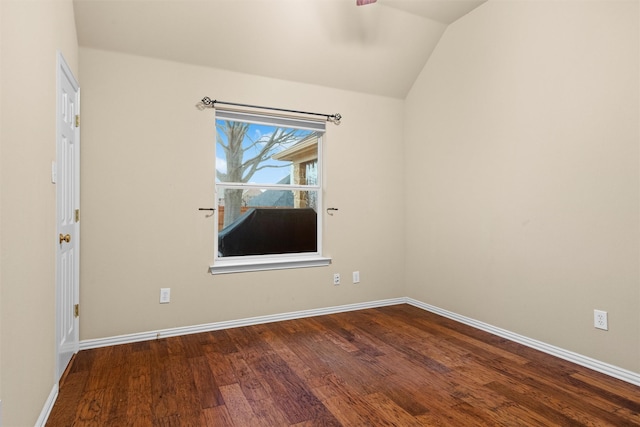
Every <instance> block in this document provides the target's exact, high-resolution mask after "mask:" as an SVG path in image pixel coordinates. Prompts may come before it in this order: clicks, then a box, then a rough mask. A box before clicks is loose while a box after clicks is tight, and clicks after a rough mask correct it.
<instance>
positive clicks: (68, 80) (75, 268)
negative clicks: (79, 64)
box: [53, 52, 80, 379]
mask: <svg viewBox="0 0 640 427" xmlns="http://www.w3.org/2000/svg"><path fill="white" fill-rule="evenodd" d="M57 74H58V75H57V80H58V82H57V96H56V98H57V109H56V115H57V126H56V132H57V135H56V165H54V168H53V169H54V170H53V180H54V181H55V183H56V221H57V225H58V229H57V233H56V236H55V239H56V242H55V244H56V247H57V256H56V353H57V366H56V376H57V378H58V379H60V377H61V376H62V374H63V373H64V371H65V369H66V367H67V365H68V364H69V361H70V360H71V357H72V356H73V355H74V354H75V353H76V352H77V351H78V345H79V334H78V318H77V311H76V310H77V306H76V304H78V296H79V272H80V268H79V267H80V266H79V249H80V245H79V243H80V239H79V238H80V235H79V230H80V227H79V224H78V221H79V210H78V211H76V210H77V209H79V207H80V203H79V202H80V194H79V190H80V181H79V180H80V174H79V171H80V130H79V127H78V125H79V122H78V121H79V109H80V108H79V107H80V88H79V87H78V82H77V81H76V79H75V77H74V76H73V74H72V73H71V70H70V69H69V66H68V65H67V63H66V62H65V60H64V58H63V57H62V54H61V53H60V52H58V70H57Z"/></svg>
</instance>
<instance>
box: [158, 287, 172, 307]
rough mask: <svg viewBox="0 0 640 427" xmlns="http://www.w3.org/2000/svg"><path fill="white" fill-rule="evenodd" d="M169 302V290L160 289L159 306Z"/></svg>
mask: <svg viewBox="0 0 640 427" xmlns="http://www.w3.org/2000/svg"><path fill="white" fill-rule="evenodd" d="M169 302H171V288H160V304H167V303H169Z"/></svg>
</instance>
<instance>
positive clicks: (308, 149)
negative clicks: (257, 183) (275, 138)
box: [271, 132, 318, 163]
mask: <svg viewBox="0 0 640 427" xmlns="http://www.w3.org/2000/svg"><path fill="white" fill-rule="evenodd" d="M271 158H272V159H274V160H283V161H289V162H292V163H303V162H309V161H311V160H315V159H317V158H318V134H317V133H315V132H314V133H312V134H310V135H309V136H307V137H306V138H305V139H303V140H302V141H300V142H298V143H297V144H295V145H293V146H291V147H289V148H287V149H286V150H284V151H281V152H279V153H278V154H274V155H273V156H272V157H271Z"/></svg>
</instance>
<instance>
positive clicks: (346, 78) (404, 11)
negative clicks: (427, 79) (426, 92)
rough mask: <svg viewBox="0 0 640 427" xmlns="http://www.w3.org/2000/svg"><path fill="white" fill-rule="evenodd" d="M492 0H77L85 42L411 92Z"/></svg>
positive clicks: (351, 86)
mask: <svg viewBox="0 0 640 427" xmlns="http://www.w3.org/2000/svg"><path fill="white" fill-rule="evenodd" d="M485 1H486V0H378V1H377V3H374V4H370V5H366V6H356V1H355V0H134V1H132V0H129V1H124V0H75V1H74V8H75V17H76V28H77V32H78V41H79V44H80V46H83V47H91V48H97V49H105V50H113V51H118V52H124V53H130V54H135V55H142V56H149V57H154V58H161V59H167V60H172V61H179V62H184V63H190V64H195V65H202V66H208V67H215V68H222V69H227V70H231V71H237V72H242V73H249V74H255V75H261V76H266V77H274V78H278V79H286V80H291V81H298V82H303V83H310V84H316V85H322V86H329V87H334V88H339V89H347V90H354V91H359V92H365V93H371V94H377V95H383V96H390V97H395V98H404V97H405V96H406V94H407V92H408V91H409V89H410V88H411V86H412V84H413V82H414V81H415V79H416V77H417V76H418V74H419V73H420V71H421V70H422V68H423V67H424V64H425V63H426V61H427V59H428V58H429V56H430V55H431V53H432V52H433V49H434V48H435V46H436V45H437V43H438V41H439V40H440V37H441V36H442V34H443V33H444V31H445V29H446V27H447V25H448V24H450V23H452V22H453V21H455V20H456V19H458V18H460V17H462V16H464V15H465V14H467V13H469V12H470V11H471V10H473V9H474V8H476V7H478V6H479V5H481V4H482V3H484V2H485Z"/></svg>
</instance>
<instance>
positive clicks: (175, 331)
mask: <svg viewBox="0 0 640 427" xmlns="http://www.w3.org/2000/svg"><path fill="white" fill-rule="evenodd" d="M405 302H406V300H405V298H392V299H386V300H379V301H371V302H363V303H357V304H347V305H339V306H335V307H326V308H316V309H311V310H302V311H293V312H290V313H281V314H272V315H268V316H258V317H249V318H246V319H238V320H228V321H224V322H215V323H206V324H202V325H194V326H185V327H181V328H171V329H160V330H157V331H149V332H141V333H137V334H128V335H118V336H114V337H108V338H98V339H92V340H83V341H81V342H80V350H88V349H91V348H99V347H107V346H110V345H119V344H131V343H134V342H140V341H149V340H155V339H158V338H168V337H175V336H180V335H189V334H197V333H200V332H209V331H218V330H221V329H231V328H239V327H242V326H252V325H260V324H264V323H272V322H280V321H283V320H292V319H302V318H305V317H313V316H322V315H324V314H334V313H344V312H347V311H354V310H363V309H366V308H375V307H384V306H387V305H396V304H404V303H405Z"/></svg>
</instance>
